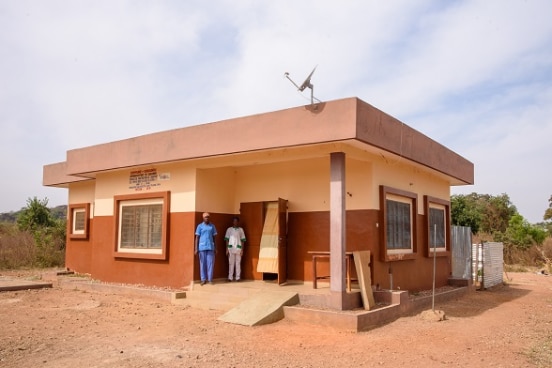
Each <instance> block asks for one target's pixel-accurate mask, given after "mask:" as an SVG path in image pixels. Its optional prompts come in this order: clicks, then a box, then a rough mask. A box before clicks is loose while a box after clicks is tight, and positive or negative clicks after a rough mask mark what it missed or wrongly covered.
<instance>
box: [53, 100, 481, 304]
mask: <svg viewBox="0 0 552 368" xmlns="http://www.w3.org/2000/svg"><path fill="white" fill-rule="evenodd" d="M473 175H474V168H473V164H472V163H471V162H469V161H468V160H466V159H464V158H463V157H461V156H459V155H458V154H456V153H454V152H452V151H451V150H449V149H447V148H446V147H444V146H443V145H441V144H439V143H437V142H435V141H434V140H432V139H430V138H428V137H427V136H425V135H423V134H421V133H420V132H418V131H416V130H414V129H412V128H410V127H409V126H407V125H406V124H404V123H402V122H400V121H398V120H397V119H395V118H393V117H391V116H389V115H387V114H385V113H384V112H382V111H380V110H378V109H376V108H374V107H372V106H371V105H369V104H367V103H365V102H363V101H362V100H360V99H358V98H346V99H341V100H335V101H330V102H325V103H319V104H314V105H307V106H303V107H296V108H291V109H287V110H282V111H276V112H270V113H265V114H259V115H253V116H247V117H242V118H236V119H230V120H225V121H220V122H215V123H209V124H204V125H198V126H191V127H185V128H180V129H174V130H170V131H164V132H159V133H153V134H148V135H144V136H140V137H135V138H130V139H126V140H121V141H116V142H111V143H106V144H100V145H95V146H91V147H84V148H78V149H74V150H70V151H68V152H67V159H66V161H65V162H60V163H55V164H51V165H46V166H44V174H43V184H44V185H46V186H56V187H62V188H67V189H68V192H69V193H68V197H69V203H68V229H67V230H68V231H67V250H66V266H67V267H68V268H70V269H72V270H75V271H77V272H80V273H89V274H91V276H92V277H93V278H95V279H99V280H102V281H108V282H122V283H138V284H145V285H156V286H169V287H184V286H189V285H190V284H192V283H193V282H194V280H198V279H199V269H198V260H197V257H194V231H195V228H196V225H197V224H198V223H199V222H200V221H201V214H202V212H204V211H209V212H210V213H211V221H212V222H213V223H214V224H215V225H216V227H217V230H218V232H219V235H218V237H217V238H218V239H217V249H218V254H219V257H218V258H217V262H216V265H215V266H216V267H215V278H220V279H224V278H226V274H227V262H226V261H223V260H222V258H223V257H222V256H221V255H223V254H224V241H223V237H224V231H225V229H226V228H227V227H228V226H230V225H231V222H232V217H233V216H235V215H239V216H240V217H241V223H242V226H243V227H244V229H245V232H246V236H247V238H248V241H247V244H246V249H245V254H244V259H243V261H242V265H243V267H242V268H243V272H244V275H243V277H244V278H246V279H258V280H260V279H265V280H267V279H277V280H278V282H280V283H283V282H285V281H286V280H287V279H290V280H305V281H312V280H313V272H312V256H311V254H310V253H309V252H311V251H328V252H330V253H329V254H330V259H331V263H326V264H321V266H320V267H322V271H321V272H324V270H323V268H324V267H326V270H327V272H329V273H331V276H332V277H331V281H330V289H331V293H332V295H334V297H333V300H334V302H332V305H333V306H334V307H336V308H338V309H344V308H346V306H347V295H346V294H347V293H346V290H345V281H344V274H345V260H346V252H350V251H355V250H370V251H371V255H372V262H371V274H372V281H373V284H374V287H376V286H379V287H380V288H389V287H390V282H391V277H390V275H392V280H393V281H392V282H393V286H394V287H395V288H400V289H403V290H423V289H429V288H431V286H432V270H433V257H432V256H433V250H434V249H435V253H436V256H437V257H436V260H437V266H436V269H437V272H436V284H437V286H442V285H445V284H446V283H447V280H448V277H449V275H450V272H451V255H450V202H449V199H450V187H451V186H456V185H468V184H473Z"/></svg>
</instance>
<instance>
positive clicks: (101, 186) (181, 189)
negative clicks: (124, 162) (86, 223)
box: [95, 163, 196, 216]
mask: <svg viewBox="0 0 552 368" xmlns="http://www.w3.org/2000/svg"><path fill="white" fill-rule="evenodd" d="M144 168H155V169H157V172H158V173H164V174H169V175H170V179H168V180H162V181H161V180H160V181H157V182H156V184H158V185H157V186H155V187H152V188H151V189H149V190H148V192H161V191H170V192H171V212H191V211H195V194H196V193H195V188H196V170H195V168H193V167H191V166H190V165H189V164H182V163H181V164H171V165H155V166H148V167H141V168H133V169H129V170H121V171H116V172H109V173H102V174H98V175H97V177H96V188H95V202H96V208H97V209H96V215H98V216H113V209H114V207H113V205H114V201H113V197H114V196H116V195H124V194H138V193H140V192H141V191H137V190H136V189H133V188H129V177H130V173H131V172H132V171H134V170H140V169H144ZM143 191H145V190H143Z"/></svg>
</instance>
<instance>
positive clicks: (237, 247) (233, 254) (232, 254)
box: [224, 216, 245, 281]
mask: <svg viewBox="0 0 552 368" xmlns="http://www.w3.org/2000/svg"><path fill="white" fill-rule="evenodd" d="M239 223H240V219H239V217H237V216H236V217H234V218H233V219H232V226H230V227H229V228H228V229H227V230H226V235H225V236H224V241H225V242H226V255H227V256H228V266H229V267H228V281H232V280H233V279H234V269H235V270H236V281H240V277H241V257H242V255H243V246H244V243H245V233H244V232H243V229H242V228H241V227H240V226H239Z"/></svg>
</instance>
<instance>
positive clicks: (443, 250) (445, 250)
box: [424, 195, 451, 257]
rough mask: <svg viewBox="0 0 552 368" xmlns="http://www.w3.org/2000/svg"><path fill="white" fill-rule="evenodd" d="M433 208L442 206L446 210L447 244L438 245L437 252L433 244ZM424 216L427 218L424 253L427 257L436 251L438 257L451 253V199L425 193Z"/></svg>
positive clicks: (445, 229)
mask: <svg viewBox="0 0 552 368" xmlns="http://www.w3.org/2000/svg"><path fill="white" fill-rule="evenodd" d="M431 208H440V209H443V210H444V216H445V221H444V229H443V230H444V233H445V236H444V239H445V246H444V247H438V248H437V249H435V252H434V251H433V247H432V245H431V234H432V230H431V218H430V215H429V212H430V209H431ZM424 218H425V226H424V229H425V244H426V246H425V247H424V255H425V256H426V257H433V253H436V254H435V256H437V257H445V256H448V255H449V254H450V232H451V219H450V201H447V200H444V199H440V198H436V197H432V196H428V195H425V196H424Z"/></svg>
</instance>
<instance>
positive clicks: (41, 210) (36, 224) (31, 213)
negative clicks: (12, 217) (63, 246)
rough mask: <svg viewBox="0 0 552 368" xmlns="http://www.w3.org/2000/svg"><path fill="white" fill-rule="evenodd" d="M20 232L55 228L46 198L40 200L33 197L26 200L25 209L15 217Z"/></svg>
mask: <svg viewBox="0 0 552 368" xmlns="http://www.w3.org/2000/svg"><path fill="white" fill-rule="evenodd" d="M17 226H18V227H19V229H20V230H29V231H31V232H34V231H36V230H38V229H40V228H44V227H51V226H55V220H54V218H53V217H52V214H51V212H50V210H49V209H48V198H44V199H42V200H40V199H38V198H36V197H34V198H33V199H31V198H28V199H27V207H25V208H23V209H22V210H21V213H20V214H19V216H18V217H17Z"/></svg>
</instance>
